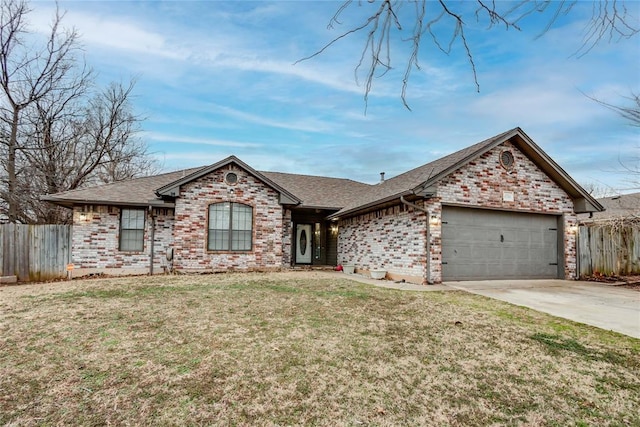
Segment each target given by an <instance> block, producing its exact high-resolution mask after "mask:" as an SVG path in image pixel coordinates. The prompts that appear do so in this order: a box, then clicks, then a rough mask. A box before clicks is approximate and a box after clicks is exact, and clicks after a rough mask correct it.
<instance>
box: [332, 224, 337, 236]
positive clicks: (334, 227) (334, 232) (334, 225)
mask: <svg viewBox="0 0 640 427" xmlns="http://www.w3.org/2000/svg"><path fill="white" fill-rule="evenodd" d="M330 229H331V233H333V234H336V233H337V232H338V226H337V225H336V224H331V228H330Z"/></svg>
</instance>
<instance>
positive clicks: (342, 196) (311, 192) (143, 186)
mask: <svg viewBox="0 0 640 427" xmlns="http://www.w3.org/2000/svg"><path fill="white" fill-rule="evenodd" d="M208 167H209V166H203V167H198V168H192V169H185V170H181V171H176V172H170V173H165V174H161V175H153V176H148V177H143V178H136V179H132V180H128V181H121V182H115V183H112V184H106V185H100V186H96V187H88V188H82V189H78V190H71V191H65V192H62V193H57V194H53V195H48V196H45V197H43V198H42V199H43V200H47V201H50V202H53V203H56V204H60V205H63V206H72V205H74V204H113V205H132V206H133V205H136V206H137V205H147V204H149V203H150V201H156V202H157V203H159V204H161V201H160V200H158V197H157V196H156V190H158V189H159V188H162V187H164V186H167V185H170V184H172V183H174V182H176V181H179V180H181V179H183V178H185V177H188V176H189V175H191V174H197V172H198V171H200V170H202V169H206V168H208ZM259 173H260V174H262V175H264V176H265V177H266V178H267V179H269V180H271V181H273V182H274V183H275V184H277V185H279V186H280V187H282V188H285V189H287V191H289V192H291V193H292V194H293V195H294V196H296V197H297V198H299V199H300V200H302V203H301V204H300V206H301V207H310V208H326V209H332V210H337V209H340V208H341V207H342V206H344V204H345V203H346V202H347V200H348V199H349V198H351V197H353V196H354V195H356V194H358V193H359V192H362V191H364V190H365V189H368V188H369V187H371V186H370V185H369V184H364V183H361V182H357V181H353V180H350V179H342V178H328V177H323V176H310V175H298V174H289V173H281V172H259Z"/></svg>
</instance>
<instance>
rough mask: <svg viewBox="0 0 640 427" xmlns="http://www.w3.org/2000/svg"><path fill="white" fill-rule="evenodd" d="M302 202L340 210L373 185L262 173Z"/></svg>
mask: <svg viewBox="0 0 640 427" xmlns="http://www.w3.org/2000/svg"><path fill="white" fill-rule="evenodd" d="M261 173H262V174H263V175H264V176H266V177H267V178H269V179H270V180H272V181H273V182H275V183H277V184H278V185H280V186H281V187H284V188H286V189H287V190H289V191H290V192H291V193H293V194H294V195H295V196H296V197H297V198H299V199H300V200H302V203H301V204H300V206H301V207H308V208H332V209H336V210H337V209H340V208H341V207H343V206H345V205H346V204H347V203H349V201H350V200H351V199H353V198H355V197H358V196H359V195H360V194H362V193H363V192H365V191H368V190H369V189H370V188H371V187H373V186H372V185H369V184H364V183H362V182H357V181H353V180H350V179H342V178H328V177H324V176H310V175H296V174H291V173H282V172H261Z"/></svg>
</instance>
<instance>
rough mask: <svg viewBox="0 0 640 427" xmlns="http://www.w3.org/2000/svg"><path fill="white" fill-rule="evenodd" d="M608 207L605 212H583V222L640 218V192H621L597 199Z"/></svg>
mask: <svg viewBox="0 0 640 427" xmlns="http://www.w3.org/2000/svg"><path fill="white" fill-rule="evenodd" d="M597 200H598V202H599V203H600V204H601V205H602V206H604V208H605V209H606V210H605V211H604V212H593V215H591V218H590V217H589V216H590V215H589V214H581V215H580V216H579V217H578V218H579V219H580V221H581V222H585V223H586V222H593V221H607V220H611V219H640V193H631V194H621V195H619V196H613V197H603V198H601V199H597Z"/></svg>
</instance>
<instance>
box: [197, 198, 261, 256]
mask: <svg viewBox="0 0 640 427" xmlns="http://www.w3.org/2000/svg"><path fill="white" fill-rule="evenodd" d="M252 235H253V208H252V207H251V206H248V205H243V204H241V203H232V202H223V203H214V204H212V205H209V237H208V243H207V249H208V250H210V251H250V250H251V244H252Z"/></svg>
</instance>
